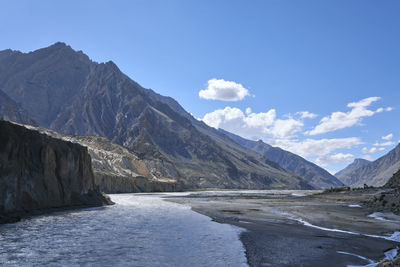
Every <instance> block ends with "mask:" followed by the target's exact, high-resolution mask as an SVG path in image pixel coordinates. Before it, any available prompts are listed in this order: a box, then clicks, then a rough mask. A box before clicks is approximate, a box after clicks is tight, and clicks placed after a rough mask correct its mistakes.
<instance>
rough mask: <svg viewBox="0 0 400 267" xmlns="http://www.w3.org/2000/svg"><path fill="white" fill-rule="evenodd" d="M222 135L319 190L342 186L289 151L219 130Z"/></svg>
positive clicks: (336, 180)
mask: <svg viewBox="0 0 400 267" xmlns="http://www.w3.org/2000/svg"><path fill="white" fill-rule="evenodd" d="M219 131H221V132H222V133H224V134H226V135H227V136H229V137H230V138H232V139H233V140H234V141H235V142H237V143H238V144H239V145H242V146H244V147H247V148H249V149H251V150H254V151H256V152H257V153H259V154H261V155H263V156H264V157H266V158H268V159H271V160H273V161H275V162H276V163H278V164H279V165H280V166H282V167H284V168H285V169H287V170H289V171H292V172H294V173H296V174H298V175H300V176H302V177H304V178H306V179H307V181H309V182H310V183H312V184H314V185H315V186H316V187H319V188H329V187H332V186H333V187H334V186H341V185H343V184H342V182H341V181H339V180H338V179H337V178H336V177H335V176H333V175H331V174H330V173H329V172H327V171H326V170H324V169H323V168H321V167H319V166H318V165H316V164H314V163H312V162H309V161H307V160H305V159H304V158H302V157H300V156H298V155H296V154H293V153H291V152H289V151H286V150H283V149H281V148H279V147H273V146H271V145H269V144H266V143H264V142H263V141H261V140H259V141H251V140H247V139H245V138H242V137H240V136H238V135H235V134H233V133H230V132H227V131H225V130H223V129H219Z"/></svg>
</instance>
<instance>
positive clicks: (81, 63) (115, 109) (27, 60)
mask: <svg viewBox="0 0 400 267" xmlns="http://www.w3.org/2000/svg"><path fill="white" fill-rule="evenodd" d="M0 101H1V102H0V103H1V109H0V116H1V117H3V118H5V119H9V120H12V121H16V122H19V123H23V124H30V125H39V126H41V127H44V128H48V129H51V130H53V131H55V132H58V133H61V134H64V135H74V136H97V137H104V138H106V140H108V141H109V142H110V143H112V144H114V145H118V146H120V147H121V148H124V149H126V150H127V151H129V152H130V153H133V154H134V155H135V157H137V158H138V160H140V161H141V162H142V163H143V164H145V165H146V168H147V169H149V170H151V172H152V173H153V174H157V173H158V175H155V176H152V177H153V178H152V179H159V180H160V181H161V180H162V179H167V180H171V181H176V182H177V183H178V184H179V185H180V187H181V188H183V189H193V188H246V189H270V188H281V189H312V188H320V187H329V186H336V185H338V181H337V179H335V177H333V176H330V175H327V172H324V171H323V170H322V169H321V168H319V169H318V167H317V166H313V165H312V164H311V163H309V162H307V161H305V160H304V159H302V160H300V159H299V158H297V157H295V156H296V155H294V154H293V155H291V156H292V158H295V159H296V160H297V161H296V163H294V164H293V165H296V166H297V167H295V168H290V166H291V164H284V162H286V161H290V157H288V158H287V160H286V161H285V160H281V162H278V160H276V158H270V157H268V155H267V154H265V155H264V154H263V153H258V152H259V151H257V152H256V151H253V150H254V149H253V148H250V149H249V147H246V146H243V145H242V144H238V143H237V142H235V141H234V140H232V139H231V138H232V136H229V137H228V135H227V133H222V132H220V131H218V130H216V129H214V128H211V127H209V126H207V125H206V124H204V123H203V122H201V121H198V120H197V119H195V118H194V117H192V116H191V115H190V114H189V113H188V112H186V111H185V110H184V109H183V108H182V107H181V106H180V105H179V103H178V102H176V101H175V100H174V99H172V98H170V97H165V96H161V95H159V94H157V93H155V92H154V91H152V90H150V89H145V88H143V87H141V86H140V85H139V84H138V83H136V82H134V81H133V80H131V79H130V78H129V77H127V76H126V75H125V74H123V73H122V72H121V71H120V70H119V68H118V67H117V66H116V65H115V64H114V63H113V62H112V61H109V62H107V63H96V62H93V61H92V60H90V58H89V57H88V56H87V55H85V54H84V53H83V52H82V51H75V50H73V49H72V48H71V47H70V46H68V45H66V44H64V43H56V44H54V45H51V46H49V47H46V48H42V49H39V50H36V51H33V52H29V53H22V52H19V51H13V50H10V49H8V50H3V51H0ZM82 140H84V139H83V138H81V142H83V141H82ZM86 141H87V140H86ZM100 143H101V142H100ZM92 157H93V155H92ZM302 164H305V165H306V167H304V168H303V169H302V167H301V165H302ZM310 164H311V165H310ZM283 165H285V166H283ZM309 172H312V174H309ZM319 180H321V181H319ZM329 180H331V181H329Z"/></svg>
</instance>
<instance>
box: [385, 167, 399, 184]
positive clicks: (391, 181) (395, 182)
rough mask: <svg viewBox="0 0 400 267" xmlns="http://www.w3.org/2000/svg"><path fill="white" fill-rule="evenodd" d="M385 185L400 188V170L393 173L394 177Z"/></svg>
mask: <svg viewBox="0 0 400 267" xmlns="http://www.w3.org/2000/svg"><path fill="white" fill-rule="evenodd" d="M385 187H392V188H400V170H398V171H397V172H396V173H395V174H393V176H392V178H390V179H389V181H388V182H387V183H386V184H385Z"/></svg>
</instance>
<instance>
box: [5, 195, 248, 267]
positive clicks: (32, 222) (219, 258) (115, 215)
mask: <svg viewBox="0 0 400 267" xmlns="http://www.w3.org/2000/svg"><path fill="white" fill-rule="evenodd" d="M183 194H184V193H183ZM168 195H179V193H163V194H118V195H111V199H112V200H113V201H114V202H116V205H113V206H108V207H100V208H89V209H82V210H73V211H63V212H57V213H52V214H47V215H42V216H37V217H33V218H29V219H24V220H22V221H21V222H18V223H15V224H8V225H1V226H0V265H1V266H29V265H35V266H44V265H46V266H61V265H62V266H77V265H79V266H82V265H84V266H247V263H246V258H245V250H244V248H243V245H242V243H241V242H240V240H239V234H240V231H241V229H239V228H235V227H234V226H231V225H228V224H219V223H216V222H213V221H211V220H210V218H208V217H206V216H203V215H201V214H198V213H196V212H193V211H192V210H191V209H190V207H188V206H185V205H180V204H176V203H172V202H168V201H164V200H163V199H162V197H163V196H168Z"/></svg>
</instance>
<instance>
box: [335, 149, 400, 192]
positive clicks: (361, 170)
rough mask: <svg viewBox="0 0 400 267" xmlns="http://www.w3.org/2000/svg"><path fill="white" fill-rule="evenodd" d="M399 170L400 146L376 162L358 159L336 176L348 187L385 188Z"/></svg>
mask: <svg viewBox="0 0 400 267" xmlns="http://www.w3.org/2000/svg"><path fill="white" fill-rule="evenodd" d="M399 169H400V144H398V145H397V146H396V147H395V148H394V149H392V150H391V151H389V152H388V153H387V154H385V155H383V156H382V157H380V158H378V159H377V160H375V161H372V162H370V161H367V160H363V159H356V160H355V161H354V162H353V163H352V164H350V165H349V166H347V167H346V168H344V169H343V170H341V171H340V172H338V173H336V174H335V176H336V177H338V178H339V179H340V180H341V181H342V182H343V183H345V184H346V185H349V186H353V187H360V186H363V185H364V184H366V185H369V186H383V185H385V184H386V183H387V182H388V180H389V179H390V178H391V177H392V176H393V174H394V173H395V172H397V171H398V170H399Z"/></svg>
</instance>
